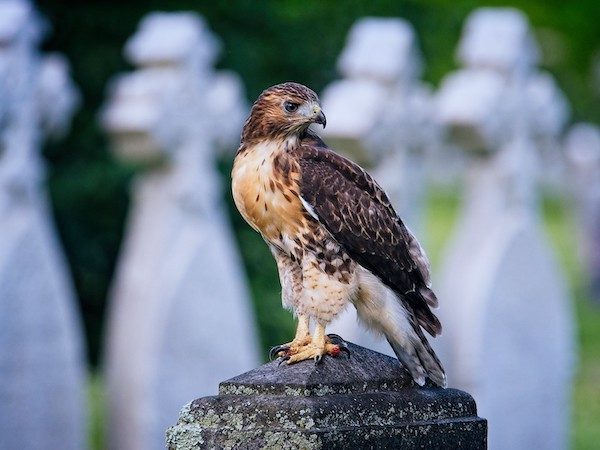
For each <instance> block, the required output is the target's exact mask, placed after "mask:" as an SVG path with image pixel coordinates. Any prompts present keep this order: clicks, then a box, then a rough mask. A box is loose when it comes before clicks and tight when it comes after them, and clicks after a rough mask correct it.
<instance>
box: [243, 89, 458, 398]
mask: <svg viewBox="0 0 600 450" xmlns="http://www.w3.org/2000/svg"><path fill="white" fill-rule="evenodd" d="M311 123H321V124H323V125H325V116H324V115H323V113H322V111H321V108H320V105H319V100H318V97H317V95H316V94H315V93H314V92H313V91H311V90H310V89H308V88H307V87H305V86H302V85H300V84H297V83H283V84H280V85H277V86H273V87H271V88H269V89H267V90H265V91H264V92H263V93H262V94H261V95H260V97H259V98H258V100H257V101H256V102H255V103H254V105H253V107H252V111H251V112H250V117H249V118H248V120H247V122H246V124H245V126H244V129H243V132H242V142H241V145H240V148H239V150H238V153H237V155H236V158H235V161H234V166H233V171H232V190H233V196H234V200H235V203H236V206H237V207H238V209H239V210H240V212H241V214H242V216H243V217H244V219H245V220H246V221H247V222H248V223H249V224H250V225H251V226H252V227H253V228H254V229H255V230H256V231H258V232H259V233H261V235H262V236H263V238H264V239H265V241H266V242H267V244H268V245H269V247H270V249H271V252H272V253H273V256H274V257H275V259H276V261H277V268H278V271H279V276H280V280H281V284H282V301H283V304H284V306H286V307H288V308H290V309H292V310H293V311H294V312H295V314H297V315H298V318H299V325H298V330H297V333H296V336H295V338H294V340H293V341H292V342H291V343H290V344H286V345H284V346H280V347H278V349H280V350H282V353H281V354H282V355H283V356H284V358H285V359H287V360H288V363H293V362H297V361H301V360H303V359H308V358H315V359H316V360H320V358H321V357H322V355H323V354H326V353H329V354H336V353H337V352H338V351H339V346H338V345H335V344H333V343H332V342H330V341H331V340H332V339H328V338H327V337H326V336H325V327H326V326H327V324H328V323H329V322H331V321H332V320H333V319H334V318H335V317H336V316H337V315H338V314H339V313H340V312H341V311H342V310H343V309H344V308H345V307H346V306H347V304H348V303H352V304H353V305H354V306H355V307H356V309H357V312H358V317H359V319H360V320H361V321H362V322H363V323H364V324H365V325H366V326H367V327H369V328H371V329H373V330H374V331H376V332H379V333H381V334H382V335H384V336H385V337H386V338H387V340H388V341H389V343H390V345H391V346H392V348H393V349H394V352H395V353H396V355H397V356H398V358H399V359H400V360H401V361H402V363H403V364H404V365H405V366H406V367H407V369H408V370H409V371H410V372H411V374H412V376H413V378H414V379H415V381H416V382H417V383H419V384H423V383H424V381H425V376H429V378H431V379H432V380H433V381H434V382H435V383H436V384H438V385H440V386H445V384H446V377H445V374H444V370H443V368H442V366H441V364H440V362H439V360H438V359H437V357H436V355H435V353H434V352H433V350H432V349H431V347H430V346H429V343H428V342H427V339H426V338H425V335H424V333H423V331H422V329H421V328H423V329H424V330H426V331H427V332H428V333H429V334H431V335H432V336H436V335H437V334H439V333H440V332H441V325H440V322H439V320H438V319H437V317H435V315H434V314H433V313H432V312H431V309H430V307H435V306H437V299H436V296H435V294H434V293H433V292H432V291H431V289H430V274H429V262H428V260H427V257H426V256H425V253H424V252H423V250H422V248H421V246H420V245H419V243H418V241H417V240H416V239H415V237H414V236H413V235H412V234H411V233H410V231H409V230H408V229H407V228H406V227H405V226H404V224H403V223H402V221H401V220H400V218H399V217H398V215H397V214H396V212H395V211H394V209H393V208H392V206H391V204H390V202H389V200H388V198H387V196H386V194H385V193H384V192H383V190H382V189H381V188H380V187H379V185H378V184H377V183H376V182H375V181H374V180H373V179H372V178H371V177H370V176H369V175H368V174H367V173H366V172H365V171H364V170H363V169H361V168H360V167H359V166H358V165H356V164H354V163H353V162H351V161H350V160H348V159H346V158H344V157H342V156H340V155H338V154H336V153H334V152H333V151H332V150H330V149H329V148H328V147H327V146H326V145H325V144H324V143H323V141H322V140H321V139H320V138H319V137H317V136H316V135H315V134H314V133H313V132H311V131H310V130H309V129H308V126H309V125H310V124H311ZM311 320H314V321H315V322H316V329H315V332H314V334H313V336H312V337H311V336H310V333H309V324H310V321H311Z"/></svg>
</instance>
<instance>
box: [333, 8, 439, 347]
mask: <svg viewBox="0 0 600 450" xmlns="http://www.w3.org/2000/svg"><path fill="white" fill-rule="evenodd" d="M338 68H339V71H340V73H341V74H342V76H343V78H342V79H341V80H337V81H334V82H333V83H331V84H330V85H329V86H327V87H326V89H325V90H324V92H323V94H322V96H321V98H322V104H323V111H324V112H325V114H326V115H327V128H326V129H325V130H323V133H322V134H323V137H324V139H325V141H326V142H327V144H328V145H329V146H330V147H332V148H333V149H335V150H336V151H338V152H341V153H346V154H347V155H348V156H349V157H350V158H351V159H353V160H354V161H356V162H359V163H362V164H364V165H365V167H367V168H368V170H369V172H370V173H371V174H372V175H373V176H374V177H375V179H376V180H377V181H378V182H379V184H380V185H381V186H382V187H383V188H384V190H385V191H386V192H387V193H388V195H389V197H390V200H391V202H392V204H393V205H394V207H395V209H396V211H397V212H398V213H399V215H400V216H401V217H402V220H403V221H404V222H405V223H406V224H407V225H408V226H409V227H410V228H411V229H413V231H414V230H416V233H417V235H418V236H420V239H422V233H419V231H420V228H421V223H420V221H421V213H422V205H423V203H424V191H425V174H424V170H423V167H424V165H425V164H424V159H425V153H426V152H428V151H431V150H432V149H433V148H434V146H435V144H436V137H437V136H438V134H439V132H438V127H437V126H436V124H435V123H434V122H433V120H432V111H431V108H432V94H431V89H430V87H429V86H427V85H426V84H425V83H423V82H422V81H420V80H419V77H420V75H421V71H422V59H421V55H420V52H419V49H418V45H417V39H416V36H415V32H414V30H413V28H412V26H411V25H410V24H409V23H408V22H407V21H405V20H403V19H397V18H393V19H382V18H372V17H368V18H364V19H360V20H359V21H358V22H356V23H355V24H354V25H353V26H352V28H351V30H350V32H349V34H348V39H347V42H346V46H345V47H344V49H343V50H342V53H341V55H340V57H339V60H338ZM332 331H333V332H335V333H337V334H340V335H341V336H343V337H344V338H345V339H349V340H351V341H354V342H356V343H358V344H360V345H364V346H366V347H369V348H372V349H375V350H377V351H380V352H382V353H386V354H388V355H393V352H392V350H391V348H390V347H389V345H388V343H387V342H386V341H385V339H381V338H380V337H379V336H374V335H372V334H370V333H369V332H367V331H366V330H365V329H363V328H362V327H361V326H360V325H359V324H358V322H357V317H356V311H355V310H354V308H348V309H347V310H346V311H344V312H343V313H342V314H341V315H340V317H339V318H337V319H336V321H335V322H334V323H333V324H332Z"/></svg>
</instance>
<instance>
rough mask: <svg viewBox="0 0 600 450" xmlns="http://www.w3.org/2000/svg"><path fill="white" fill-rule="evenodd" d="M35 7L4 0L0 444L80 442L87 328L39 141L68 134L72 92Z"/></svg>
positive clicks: (64, 445)
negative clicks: (41, 47) (43, 44)
mask: <svg viewBox="0 0 600 450" xmlns="http://www.w3.org/2000/svg"><path fill="white" fill-rule="evenodd" d="M46 28H47V27H46V26H45V24H44V22H43V21H42V19H41V17H40V16H39V15H38V13H37V12H36V11H35V9H34V8H33V6H32V4H31V3H29V2H27V1H24V0H6V1H0V448H2V449H28V450H37V449H56V448H61V449H68V450H79V449H82V448H84V447H85V442H86V412H85V411H86V403H85V387H86V386H85V385H86V364H85V356H84V343H83V334H82V330H81V323H80V320H79V315H78V311H77V305H76V298H75V292H74V289H73V286H72V284H71V279H70V274H69V270H68V267H67V263H66V260H65V258H64V256H63V254H62V250H61V249H60V244H59V241H58V238H57V235H56V231H55V228H54V223H53V219H52V213H51V210H50V205H49V204H48V198H47V194H46V192H45V189H44V183H45V169H44V163H43V160H42V156H41V154H40V152H41V145H42V140H43V139H44V138H45V137H46V136H47V135H52V134H60V132H61V131H63V132H64V131H66V130H67V128H68V124H69V121H70V119H71V116H72V115H73V112H74V110H75V107H76V106H77V103H78V93H77V90H76V88H75V87H74V85H73V83H72V82H71V80H70V78H69V69H68V65H67V63H66V61H65V59H64V58H62V57H61V56H59V55H44V56H43V55H41V54H40V53H39V51H38V48H37V46H38V44H39V42H40V40H41V38H42V34H43V31H44V30H45V29H46Z"/></svg>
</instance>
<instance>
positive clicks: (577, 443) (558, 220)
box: [89, 190, 600, 450]
mask: <svg viewBox="0 0 600 450" xmlns="http://www.w3.org/2000/svg"><path fill="white" fill-rule="evenodd" d="M458 209H459V203H458V197H457V195H456V192H455V191H453V190H444V191H442V190H433V191H432V192H431V193H430V196H429V200H428V207H427V216H426V229H425V236H426V242H427V248H428V252H429V255H430V257H431V260H432V264H433V265H434V267H435V266H436V265H439V262H440V259H441V254H442V251H443V249H444V247H445V244H446V243H447V241H448V239H449V238H450V236H451V234H452V228H453V225H454V223H455V219H456V215H457V213H458ZM542 211H543V217H544V227H545V232H546V233H547V235H548V238H549V241H550V242H551V245H553V247H554V249H555V250H556V253H557V256H558V258H559V261H560V263H561V265H562V266H563V268H564V270H565V273H566V275H567V278H568V281H569V285H570V287H571V293H572V295H573V298H574V302H575V311H576V315H577V326H578V343H579V365H578V368H577V370H576V378H575V385H574V392H573V406H572V409H573V415H572V421H573V422H572V427H571V432H572V440H571V441H572V448H573V449H575V450H587V449H593V448H598V443H600V425H599V424H600V387H599V382H600V308H597V307H594V306H593V305H591V304H590V302H588V301H587V298H586V293H585V289H584V280H583V276H582V270H581V266H580V264H579V262H578V260H577V255H576V253H574V251H573V249H574V248H576V242H575V233H574V231H573V230H574V225H573V223H572V220H571V219H570V217H571V216H570V214H569V211H568V209H566V208H565V207H564V205H563V204H562V203H561V202H560V201H558V200H557V199H552V198H545V199H544V202H543V208H542ZM232 217H234V226H235V228H236V230H237V239H238V242H239V245H240V249H241V251H242V254H243V257H244V261H245V265H246V269H247V273H248V278H249V282H250V289H251V291H252V294H253V297H254V306H255V311H256V314H257V318H258V323H259V328H260V336H261V341H262V345H263V350H265V351H266V349H267V348H268V347H269V346H270V345H272V344H275V343H278V342H284V341H285V340H287V339H288V338H289V337H290V336H291V335H292V334H293V328H294V324H293V320H292V319H291V316H290V315H289V314H288V313H287V312H285V311H284V310H283V309H282V308H281V303H280V288H279V284H278V281H277V274H276V268H275V264H273V263H272V261H271V256H270V254H269V252H268V250H267V249H266V246H265V244H264V243H263V242H262V240H260V238H258V236H257V235H256V233H254V232H252V231H251V230H250V229H249V228H248V227H247V226H245V225H244V224H243V223H241V222H240V221H239V218H238V217H237V214H235V215H233V216H232ZM89 399H90V420H91V426H90V445H91V448H93V449H95V450H100V449H103V448H104V436H103V430H104V425H103V411H104V399H103V395H102V382H101V379H100V377H99V376H97V375H95V376H93V377H92V378H91V381H90V386H89ZM565 407H567V405H565Z"/></svg>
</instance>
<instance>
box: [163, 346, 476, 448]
mask: <svg viewBox="0 0 600 450" xmlns="http://www.w3.org/2000/svg"><path fill="white" fill-rule="evenodd" d="M349 345H350V350H351V352H352V353H351V356H350V358H346V356H344V355H342V356H339V357H337V358H332V357H325V358H324V359H323V361H322V363H321V364H319V365H316V366H315V364H314V363H313V362H312V361H303V362H301V363H298V364H295V365H291V366H287V365H286V364H282V365H281V366H279V365H278V363H277V361H274V362H271V363H268V364H265V365H264V366H261V367H259V368H257V369H254V370H252V371H250V372H247V373H245V374H242V375H239V376H237V377H235V378H232V379H230V380H227V381H224V382H222V383H221V384H220V386H219V395H217V396H214V397H203V398H200V399H197V400H194V401H193V402H191V403H190V404H188V405H186V406H185V407H184V408H183V410H182V412H181V415H180V417H179V421H178V423H177V425H175V426H173V427H171V428H169V430H168V431H167V444H168V448H169V449H170V450H184V449H185V450H188V449H205V448H206V449H208V448H210V449H214V448H220V449H221V448H222V449H241V448H243V449H259V448H260V449H264V448H272V449H362V448H369V449H378V448H381V449H384V448H386V449H390V448H403V449H412V448H426V449H449V448H460V449H485V448H486V441H487V422H486V420H485V419H482V418H480V417H477V408H476V405H475V401H474V400H473V398H472V397H471V396H470V395H469V394H467V393H465V392H462V391H459V390H456V389H441V388H438V387H434V386H433V385H427V386H426V387H419V386H417V385H416V384H415V383H414V382H413V380H412V378H411V377H410V375H409V374H408V372H407V371H406V370H405V369H404V368H403V367H402V366H401V364H400V363H399V362H398V360H396V359H395V358H391V357H389V356H385V355H382V354H380V353H377V352H374V351H371V350H368V349H366V348H363V347H358V346H356V345H353V344H349Z"/></svg>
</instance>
